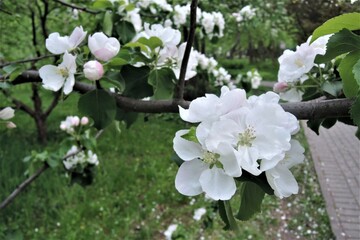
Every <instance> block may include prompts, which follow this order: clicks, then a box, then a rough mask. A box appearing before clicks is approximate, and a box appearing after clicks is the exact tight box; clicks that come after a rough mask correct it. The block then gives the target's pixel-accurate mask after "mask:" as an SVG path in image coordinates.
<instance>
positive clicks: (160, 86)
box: [148, 68, 176, 99]
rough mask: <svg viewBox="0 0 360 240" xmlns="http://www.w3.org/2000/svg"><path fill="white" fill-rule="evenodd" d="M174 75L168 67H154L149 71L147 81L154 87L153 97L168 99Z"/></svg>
mask: <svg viewBox="0 0 360 240" xmlns="http://www.w3.org/2000/svg"><path fill="white" fill-rule="evenodd" d="M175 79H176V77H175V74H174V72H173V71H172V70H171V69H170V68H161V69H155V70H153V71H152V72H151V73H150V76H149V81H148V83H149V84H150V85H151V86H153V88H154V96H153V97H154V99H170V98H171V97H172V95H173V91H174V87H175V84H174V81H173V80H175Z"/></svg>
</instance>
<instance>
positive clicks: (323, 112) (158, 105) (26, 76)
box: [12, 70, 354, 119]
mask: <svg viewBox="0 0 360 240" xmlns="http://www.w3.org/2000/svg"><path fill="white" fill-rule="evenodd" d="M26 82H41V79H40V77H39V73H38V72H37V71H34V70H30V71H26V72H24V73H22V74H21V75H20V76H18V77H17V78H16V79H15V80H14V81H13V82H12V84H13V85H18V84H22V83H26ZM94 89H95V87H94V86H92V85H89V84H86V83H82V82H75V85H74V90H75V91H78V92H80V93H87V92H89V91H92V90H94ZM111 95H112V96H114V98H115V100H116V103H117V105H118V107H120V108H122V109H124V110H127V111H132V112H143V113H165V112H169V113H178V112H179V109H178V106H181V107H183V108H189V104H190V102H189V101H185V100H182V99H173V100H150V101H144V100H139V99H133V98H129V97H124V96H121V95H119V94H116V93H111ZM353 102H354V100H353V99H347V98H343V99H333V100H321V101H308V102H297V103H281V104H280V105H281V106H282V107H283V108H284V110H285V111H287V112H290V113H292V114H293V115H295V116H296V117H297V118H298V119H321V118H326V117H328V118H335V117H349V116H350V114H349V110H350V107H351V105H352V104H353Z"/></svg>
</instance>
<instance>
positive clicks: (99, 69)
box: [84, 60, 104, 81]
mask: <svg viewBox="0 0 360 240" xmlns="http://www.w3.org/2000/svg"><path fill="white" fill-rule="evenodd" d="M84 75H85V77H86V78H87V79H89V80H91V81H96V80H99V79H100V78H102V76H103V75H104V68H103V65H102V64H101V63H99V62H98V61H96V60H92V61H88V62H86V63H85V64H84Z"/></svg>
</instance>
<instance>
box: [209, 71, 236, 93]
mask: <svg viewBox="0 0 360 240" xmlns="http://www.w3.org/2000/svg"><path fill="white" fill-rule="evenodd" d="M211 73H212V74H213V75H214V77H215V82H214V85H215V86H216V87H221V86H227V87H229V88H230V89H234V88H236V86H235V83H234V81H233V80H232V79H231V75H230V74H229V73H228V71H227V70H226V69H225V68H223V67H220V68H218V69H214V70H213V71H212V72H211Z"/></svg>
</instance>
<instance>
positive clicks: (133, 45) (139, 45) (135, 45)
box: [124, 42, 149, 53]
mask: <svg viewBox="0 0 360 240" xmlns="http://www.w3.org/2000/svg"><path fill="white" fill-rule="evenodd" d="M124 47H131V48H140V49H141V51H143V52H146V53H149V49H148V48H147V47H146V45H145V44H143V43H140V42H129V43H127V44H125V46H124Z"/></svg>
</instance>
